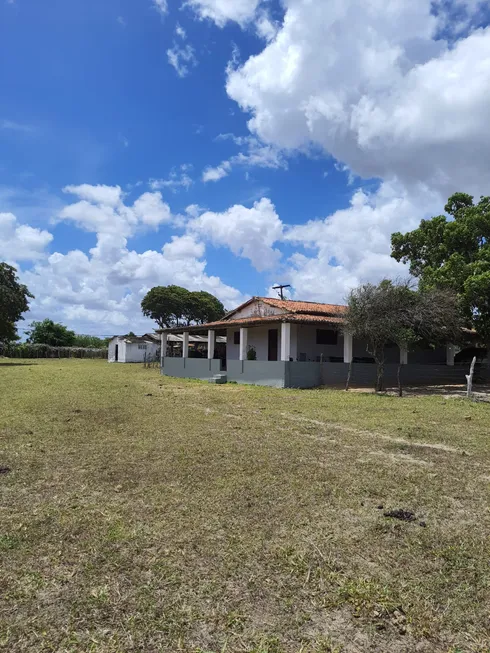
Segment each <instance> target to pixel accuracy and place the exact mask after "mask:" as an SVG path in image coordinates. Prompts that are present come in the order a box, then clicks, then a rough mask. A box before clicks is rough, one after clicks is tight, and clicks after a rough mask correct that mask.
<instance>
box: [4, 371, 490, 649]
mask: <svg viewBox="0 0 490 653" xmlns="http://www.w3.org/2000/svg"><path fill="white" fill-rule="evenodd" d="M0 384H1V386H0V387H1V388H2V393H1V397H0V467H2V468H9V469H10V471H8V472H7V473H4V474H0V494H1V502H0V565H1V576H0V648H1V647H3V648H4V649H5V650H8V651H13V652H16V651H36V652H37V651H43V652H44V651H46V652H48V651H60V652H61V651H63V652H65V651H67V652H70V653H71V652H73V653H82V652H84V653H85V652H87V651H94V652H97V653H99V652H100V653H120V652H122V651H125V652H126V651H139V652H145V653H150V652H153V651H155V652H156V651H159V652H169V653H170V652H172V653H173V652H174V651H184V652H186V653H203V652H212V653H221V652H223V651H226V652H228V653H230V652H235V651H236V652H237V653H238V652H248V653H299V652H302V653H327V652H329V653H339V652H343V653H358V652H361V651H362V652H363V653H364V652H365V651H373V652H375V651H376V652H379V653H388V652H390V653H391V652H393V653H401V652H406V653H409V652H410V653H412V652H413V651H421V652H426V653H437V652H440V653H457V652H458V651H459V652H460V653H463V652H465V653H466V652H468V653H470V652H471V653H484V652H487V653H488V651H489V650H490V649H489V645H488V643H489V641H490V629H489V622H488V605H489V604H490V589H489V585H490V570H489V565H488V560H489V559H490V546H489V525H490V515H489V511H488V505H489V504H488V499H489V483H488V481H486V480H485V479H488V478H489V473H490V468H489V467H490V465H489V463H490V456H489V449H490V445H489V442H490V439H489V426H488V424H489V419H490V407H489V406H488V405H484V404H469V403H466V402H463V401H454V402H448V401H445V400H444V399H443V398H442V397H411V398H406V399H401V400H400V399H398V398H396V397H388V396H386V397H377V396H373V395H363V394H357V393H356V394H352V395H350V394H346V393H344V392H335V391H325V390H323V391H316V390H315V391H291V390H284V391H278V390H273V389H268V388H254V387H243V386H236V385H227V386H215V385H209V384H205V383H200V382H196V381H184V380H180V379H167V378H161V377H160V376H159V375H158V372H157V371H156V370H145V369H143V367H142V366H135V365H108V364H106V363H104V362H100V361H86V362H85V361H69V360H65V361H40V362H39V363H37V364H34V365H25V366H17V367H4V366H2V365H0ZM397 508H403V509H405V510H410V511H412V512H414V513H415V520H414V521H411V522H405V521H401V520H398V519H393V518H388V517H385V516H384V513H385V512H387V511H390V510H393V509H397Z"/></svg>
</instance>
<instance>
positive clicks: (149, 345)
mask: <svg viewBox="0 0 490 653" xmlns="http://www.w3.org/2000/svg"><path fill="white" fill-rule="evenodd" d="M159 355H160V338H159V336H158V335H157V334H154V333H147V334H146V335H144V336H114V337H113V338H112V340H111V341H110V342H109V351H108V357H107V358H108V361H109V363H143V362H144V361H145V360H151V359H155V357H157V356H159Z"/></svg>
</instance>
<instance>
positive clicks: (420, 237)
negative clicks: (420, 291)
mask: <svg viewBox="0 0 490 653" xmlns="http://www.w3.org/2000/svg"><path fill="white" fill-rule="evenodd" d="M444 210H445V211H446V213H447V214H448V215H449V216H450V217H448V216H446V215H439V216H436V217H434V218H431V219H430V220H422V222H421V223H420V226H419V227H418V228H417V229H415V230H414V231H410V232H409V233H406V234H401V233H395V234H393V235H392V237H391V245H392V254H391V255H392V256H393V258H395V259H396V260H397V261H403V263H409V264H410V272H411V274H412V275H414V276H415V277H418V278H419V279H420V286H421V288H434V287H443V288H450V289H452V290H453V291H455V292H456V293H458V295H459V298H460V302H461V306H462V309H463V311H464V313H465V316H466V319H467V322H468V324H469V325H470V326H473V327H474V328H475V329H476V330H477V331H478V333H479V334H480V336H481V337H482V338H483V339H484V340H485V342H486V343H487V346H488V344H490V197H481V198H480V201H479V202H478V203H476V204H475V202H474V201H473V197H472V196H471V195H467V194H466V193H455V194H454V195H452V196H451V197H450V198H449V200H448V203H447V204H446V206H445V207H444Z"/></svg>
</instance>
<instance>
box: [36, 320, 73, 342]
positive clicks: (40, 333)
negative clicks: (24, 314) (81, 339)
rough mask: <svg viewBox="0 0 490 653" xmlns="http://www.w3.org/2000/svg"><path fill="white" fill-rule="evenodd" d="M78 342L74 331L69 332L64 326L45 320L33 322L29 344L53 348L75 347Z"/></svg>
mask: <svg viewBox="0 0 490 653" xmlns="http://www.w3.org/2000/svg"><path fill="white" fill-rule="evenodd" d="M75 341H76V335H75V332H74V331H69V329H68V328H67V327H66V326H63V324H58V323H56V322H53V320H49V319H47V318H46V319H45V320H43V321H42V322H32V324H31V330H30V332H29V339H28V342H29V343H32V344H35V345H50V346H51V347H73V345H74V344H75Z"/></svg>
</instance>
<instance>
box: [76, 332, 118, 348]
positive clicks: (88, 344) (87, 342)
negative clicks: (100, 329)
mask: <svg viewBox="0 0 490 653" xmlns="http://www.w3.org/2000/svg"><path fill="white" fill-rule="evenodd" d="M109 341H110V338H98V337H97V336H84V335H79V334H76V335H75V341H74V343H73V346H74V347H82V348H84V349H107V347H108V346H109Z"/></svg>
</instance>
